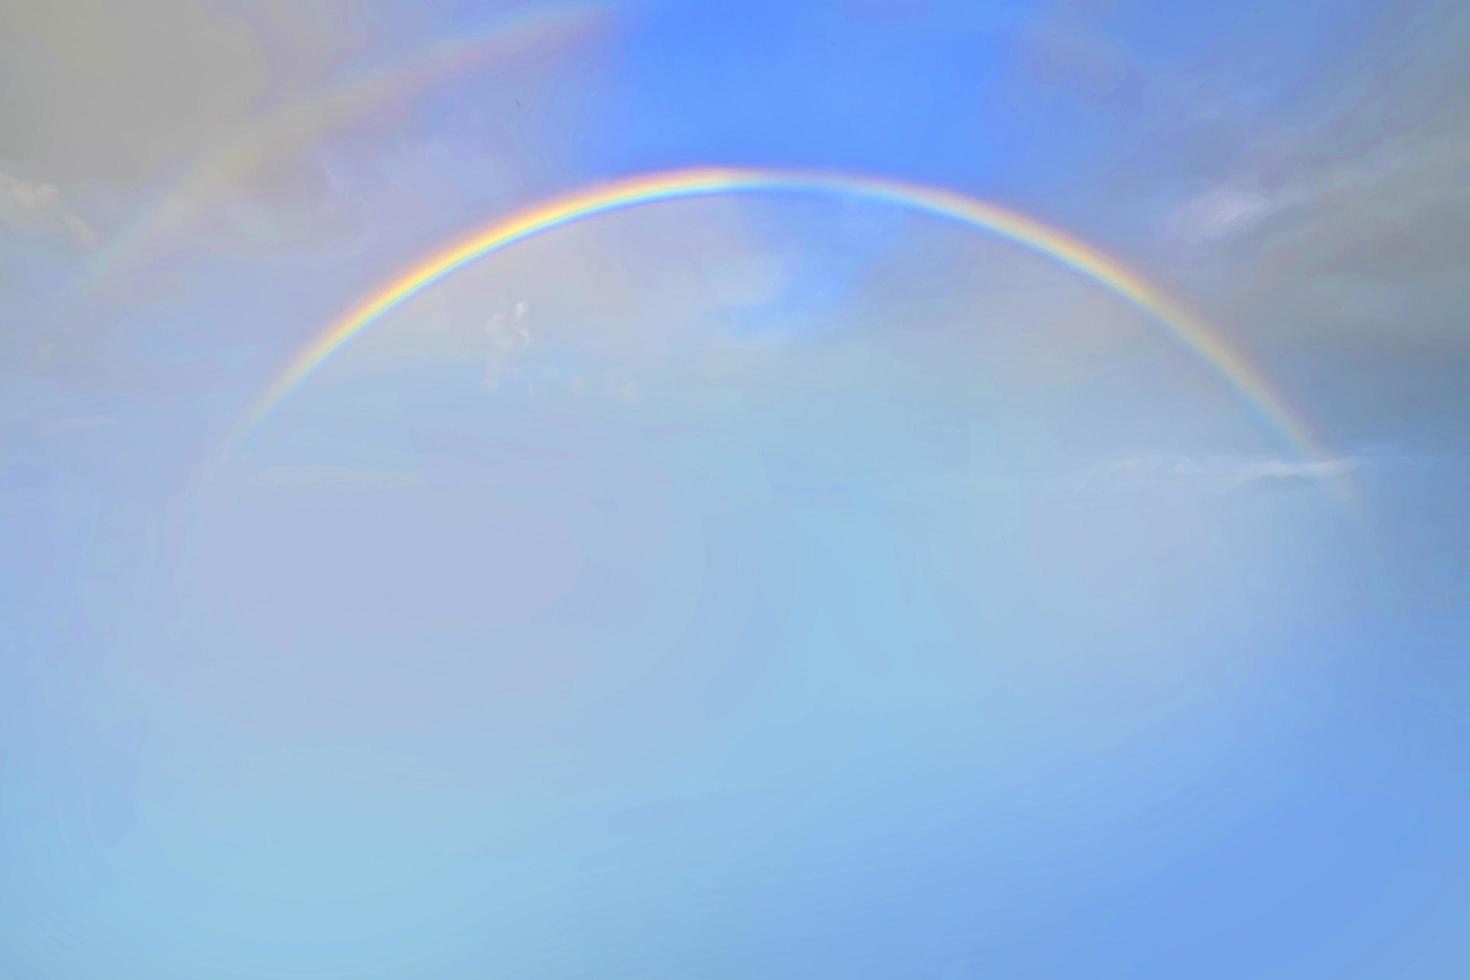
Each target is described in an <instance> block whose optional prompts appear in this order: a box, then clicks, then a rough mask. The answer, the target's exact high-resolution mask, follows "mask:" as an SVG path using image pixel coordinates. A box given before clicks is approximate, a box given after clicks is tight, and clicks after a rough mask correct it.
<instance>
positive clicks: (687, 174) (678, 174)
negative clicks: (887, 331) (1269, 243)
mask: <svg viewBox="0 0 1470 980" xmlns="http://www.w3.org/2000/svg"><path fill="white" fill-rule="evenodd" d="M773 191H779V192H805V193H821V194H830V195H852V196H856V197H859V198H862V199H865V200H870V201H879V202H887V203H890V204H895V205H899V206H902V207H906V208H909V209H911V210H914V211H918V212H922V213H925V214H930V215H934V216H937V217H940V218H945V219H948V220H951V221H956V222H959V223H961V224H964V225H968V226H971V227H974V228H978V229H981V230H984V231H987V232H990V233H991V234H994V235H998V236H1000V237H1001V238H1005V239H1008V240H1010V241H1013V242H1015V243H1017V244H1019V245H1022V246H1025V247H1026V248H1029V249H1031V250H1032V251H1035V252H1038V253H1040V254H1042V255H1046V256H1048V257H1050V258H1052V259H1053V260H1055V261H1057V262H1059V263H1061V264H1062V265H1065V266H1067V267H1069V268H1071V269H1074V270H1076V271H1077V272H1079V273H1081V274H1082V275H1084V276H1087V277H1088V278H1090V279H1092V280H1093V281H1095V282H1097V283H1098V284H1099V285H1101V286H1103V287H1105V288H1107V289H1108V290H1109V291H1111V292H1113V293H1115V294H1116V295H1118V296H1120V297H1122V298H1124V299H1126V300H1128V301H1129V302H1131V303H1133V304H1135V305H1136V306H1137V307H1138V308H1140V309H1141V310H1143V311H1145V312H1147V313H1148V314H1150V315H1151V316H1152V317H1153V318H1154V319H1156V320H1157V321H1158V322H1159V323H1160V324H1162V325H1163V326H1164V327H1166V328H1167V329H1168V330H1170V331H1171V332H1172V333H1173V334H1174V335H1175V336H1176V337H1177V338H1178V339H1179V340H1180V341H1181V342H1183V343H1184V344H1185V345H1186V346H1188V347H1189V348H1191V349H1192V350H1194V351H1195V352H1197V353H1198V354H1199V355H1200V356H1202V357H1203V358H1204V359H1205V360H1207V361H1208V362H1209V363H1210V364H1211V365H1213V366H1214V368H1215V369H1216V370H1217V371H1218V372H1219V373H1220V374H1221V375H1222V376H1223V377H1225V378H1226V379H1227V380H1228V381H1229V382H1230V383H1231V384H1232V385H1234V387H1235V388H1236V389H1237V390H1238V391H1239V393H1240V394H1241V395H1242V396H1243V397H1244V398H1245V400H1246V401H1247V402H1249V403H1250V405H1251V406H1252V407H1253V408H1254V409H1255V410H1256V411H1258V412H1259V413H1260V414H1261V415H1262V416H1263V417H1265V419H1266V420H1267V421H1269V422H1270V423H1271V424H1272V425H1273V426H1274V427H1275V428H1276V429H1277V430H1278V431H1279V432H1280V433H1281V434H1282V435H1283V436H1284V437H1285V438H1286V439H1287V440H1288V441H1289V442H1290V443H1291V444H1292V445H1293V446H1294V447H1295V448H1296V449H1297V450H1298V451H1299V452H1300V453H1302V454H1303V455H1304V456H1306V457H1307V458H1309V459H1314V460H1321V459H1327V458H1329V454H1328V453H1326V452H1325V451H1324V450H1323V448H1322V446H1321V445H1320V444H1319V443H1318V441H1317V439H1316V438H1315V437H1314V436H1313V434H1312V432H1311V430H1310V428H1309V427H1308V426H1307V425H1306V423H1305V422H1304V421H1303V420H1302V419H1300V418H1299V417H1298V416H1297V415H1296V413H1294V412H1293V411H1292V410H1291V409H1290V408H1289V407H1288V406H1287V403H1286V401H1285V400H1284V399H1283V398H1282V397H1281V396H1280V395H1278V394H1277V393H1276V391H1275V390H1274V389H1273V388H1272V386H1271V384H1270V383H1269V381H1268V380H1267V378H1266V377H1265V375H1263V374H1262V373H1261V372H1260V371H1259V370H1258V369H1257V368H1256V367H1255V366H1254V365H1252V364H1251V363H1250V362H1249V361H1247V360H1246V359H1245V358H1244V357H1243V356H1242V355H1241V354H1240V353H1239V352H1238V351H1236V350H1235V349H1234V348H1233V347H1232V346H1231V345H1230V344H1229V343H1228V342H1227V341H1226V340H1225V339H1224V338H1223V337H1221V336H1220V335H1219V334H1218V333H1217V332H1216V331H1215V330H1214V329H1213V328H1212V327H1211V326H1210V325H1209V324H1208V323H1207V322H1206V321H1205V320H1204V319H1203V318H1202V317H1200V316H1199V315H1198V314H1197V313H1195V312H1194V311H1192V310H1190V309H1189V308H1187V307H1186V306H1185V305H1184V304H1182V303H1180V302H1179V301H1177V300H1175V299H1172V298H1170V297H1169V296H1167V295H1165V294H1164V293H1163V292H1162V291H1160V290H1159V289H1157V288H1155V287H1154V286H1152V285H1150V284H1149V283H1148V282H1147V281H1146V280H1144V279H1143V277H1142V276H1140V275H1138V274H1137V273H1136V272H1134V271H1132V270H1131V269H1129V268H1128V267H1127V266H1125V265H1123V264H1122V263H1120V262H1118V261H1116V260H1114V259H1112V258H1110V257H1109V256H1108V255H1106V254H1104V253H1103V252H1101V251H1099V250H1098V249H1096V248H1094V247H1093V246H1091V245H1088V244H1087V243H1086V242H1083V241H1081V240H1080V239H1077V238H1075V237H1073V236H1071V235H1068V234H1066V233H1065V232H1062V231H1060V230H1058V229H1056V228H1053V227H1051V226H1050V225H1047V224H1044V223H1043V222H1040V221H1037V220H1036V219H1035V218H1031V217H1028V216H1027V215H1024V214H1021V213H1019V212H1016V211H1012V210H1009V209H1007V208H1002V207H1000V206H998V205H995V204H991V203H988V202H986V201H982V200H978V199H976V198H973V197H969V196H967V195H965V194H960V193H958V192H956V191H951V190H945V189H942V188H938V187H928V186H924V185H921V184H913V183H908V182H906V181H900V180H893V179H889V178H885V177H873V176H862V175H854V174H847V173H833V172H824V171H804V170H784V169H781V170H775V169H746V168H732V167H701V168H693V169H685V170H672V171H664V172H659V173H651V174H645V175H641V176H634V177H628V178H624V179H621V180H615V181H612V182H610V183H604V184H599V185H597V186H594V187H589V188H586V189H584V190H579V191H574V192H572V193H569V194H565V195H562V196H559V197H554V198H551V199H550V200H546V201H542V202H540V203H536V204H532V205H530V206H528V207H525V208H523V209H521V210H519V211H516V212H514V213H513V214H510V215H508V216H506V217H503V218H500V219H497V220H495V221H492V222H491V223H490V224H488V225H486V226H484V227H482V228H480V229H479V230H477V231H474V232H471V233H470V234H469V235H466V236H465V237H463V238H460V239H458V240H456V241H454V242H452V243H451V244H449V245H447V246H445V247H444V248H441V249H439V250H438V251H435V252H433V253H431V254H430V255H428V256H427V257H425V258H423V259H421V260H420V261H418V262H416V263H414V264H413V265H410V266H408V267H407V268H406V269H404V270H403V271H402V272H400V273H399V274H398V275H397V276H394V277H393V278H392V279H390V280H389V281H388V282H386V283H384V284H382V285H380V286H378V287H377V288H376V289H374V290H372V291H371V292H369V293H368V294H367V295H366V296H364V297H363V298H362V299H361V300H359V301H358V302H357V303H356V304H355V305H353V306H352V307H351V308H349V309H348V310H346V311H345V312H344V313H343V314H342V315H341V316H340V317H338V318H337V320H335V321H334V322H333V323H332V324H330V325H329V326H328V327H327V328H326V329H325V330H324V331H322V333H321V334H320V335H319V336H318V337H317V338H316V339H315V340H313V341H312V342H311V343H310V344H308V345H307V347H306V348H305V349H304V350H302V351H301V352H300V353H299V354H297V355H296V357H295V358H293V359H292V360H291V362H290V363H289V364H288V365H287V366H286V368H285V369H284V370H283V371H282V372H281V373H280V374H279V375H278V376H277V377H276V378H275V380H274V381H272V382H271V384H270V386H269V387H268V388H266V390H265V391H264V392H263V393H262V394H261V396H260V397H259V398H258V399H257V400H256V401H255V402H254V403H253V405H252V406H251V407H250V409H249V411H248V412H247V413H246V415H245V416H244V418H243V420H242V422H241V424H240V425H239V427H237V429H236V433H235V434H236V437H237V438H238V437H240V436H243V435H244V434H246V433H248V432H249V431H250V429H252V428H253V427H254V426H255V425H257V424H258V423H259V422H260V421H261V420H262V419H263V418H264V417H265V416H266V415H267V414H269V413H270V411H271V409H272V408H273V407H274V406H275V405H276V404H277V403H278V402H280V400H281V399H282V398H283V397H285V395H286V394H287V393H288V392H290V391H291V389H293V388H294V387H296V386H297V385H298V384H300V383H301V382H302V381H303V380H304V379H305V378H307V377H308V376H309V375H310V374H311V373H312V372H313V371H314V370H316V369H317V367H319V366H320V365H321V364H322V362H323V361H325V360H326V359H327V358H328V357H330V356H331V354H332V352H333V351H335V350H337V349H338V348H339V347H341V346H342V345H343V344H345V343H346V342H347V341H349V340H351V339H352V338H353V337H354V336H356V335H357V334H358V333H360V332H361V331H363V330H364V329H366V328H367V327H369V326H371V325H372V324H373V323H375V322H377V321H378V320H379V319H380V318H381V317H383V316H384V315H385V314H386V313H388V312H389V311H391V310H393V309H395V308H397V307H398V306H400V305H402V304H403V303H405V302H406V301H408V300H409V299H411V298H412V297H413V296H415V295H417V294H418V293H420V292H422V291H423V290H424V289H426V288H428V287H429V286H432V285H433V284H434V283H436V282H438V281H439V280H441V279H443V278H444V277H445V276H448V275H450V274H451V273H453V272H454V271H456V270H457V269H460V268H463V267H464V266H465V265H468V264H469V263H471V262H473V261H475V260H476V259H480V258H483V257H485V256H487V255H490V254H492V253H494V252H497V251H499V250H501V249H503V248H506V247H508V246H510V245H514V244H515V243H516V242H519V241H523V240H524V239H527V238H530V237H531V236H533V235H538V234H540V233H542V232H545V231H550V230H551V229H553V228H558V227H561V226H562V225H567V224H570V223H572V222H574V221H580V220H582V219H584V218H590V217H593V216H594V215H599V214H606V213H608V212H610V211H617V210H621V209H623V208H631V207H635V206H638V205H643V204H652V203H654V202H656V201H669V200H675V199H679V198H692V197H703V196H709V195H718V194H738V193H754V192H773Z"/></svg>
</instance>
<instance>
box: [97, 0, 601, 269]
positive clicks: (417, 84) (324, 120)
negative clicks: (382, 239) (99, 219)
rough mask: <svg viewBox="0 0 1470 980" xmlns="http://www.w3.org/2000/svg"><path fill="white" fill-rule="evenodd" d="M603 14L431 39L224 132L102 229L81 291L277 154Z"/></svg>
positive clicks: (307, 146)
mask: <svg viewBox="0 0 1470 980" xmlns="http://www.w3.org/2000/svg"><path fill="white" fill-rule="evenodd" d="M606 18H607V12H606V9H605V8H604V7H603V6H601V5H598V4H594V3H586V2H568V3H562V4H555V5H546V6H538V7H536V8H534V9H530V10H529V11H526V10H522V11H517V12H515V13H512V14H509V15H507V16H504V17H501V18H498V19H497V20H495V21H493V22H492V23H491V24H489V25H488V26H487V27H485V28H483V29H481V30H478V31H476V32H474V33H471V34H467V35H464V36H459V37H453V38H447V39H444V40H440V41H437V42H435V43H432V44H428V45H425V46H424V47H421V48H418V49H416V50H414V51H412V52H411V53H410V54H408V55H406V56H405V57H403V58H400V59H398V60H395V61H391V62H389V63H387V64H384V65H379V66H376V67H374V68H371V69H367V70H364V71H359V72H357V73H354V74H350V75H347V76H346V77H344V78H342V79H340V80H338V81H336V82H335V83H333V84H330V85H327V86H325V87H323V88H321V89H320V90H318V91H317V92H315V93H313V94H311V95H310V96H308V97H306V98H304V99H301V100H300V101H297V102H292V103H289V104H287V105H285V106H284V107H282V108H279V109H277V110H275V111H273V112H269V113H266V114H264V115H262V116H260V117H258V118H257V119H255V120H253V121H252V122H249V123H246V124H245V125H242V126H239V127H237V128H235V129H233V130H231V131H229V132H228V133H226V134H225V135H224V136H223V137H222V138H220V139H219V140H217V141H215V142H214V143H213V144H211V145H210V146H208V147H206V148H205V150H204V151H203V152H202V153H201V154H200V155H199V156H198V157H197V158H195V159H194V160H193V161H192V162H191V163H190V164H189V166H188V167H187V168H186V169H185V170H184V172H183V173H182V174H181V175H179V177H178V179H177V180H176V181H175V182H174V183H172V184H171V185H170V186H169V187H168V188H167V189H166V190H165V191H164V192H163V193H162V194H160V195H159V196H157V197H156V198H155V199H154V200H153V201H152V202H151V203H150V204H149V205H148V206H147V207H145V208H143V209H142V210H141V211H140V212H139V213H138V214H137V215H136V216H135V217H134V218H133V220H132V221H131V222H129V223H128V224H127V225H126V226H124V227H123V228H121V229H120V230H119V231H117V232H116V233H114V234H113V235H112V236H111V238H110V240H109V241H108V243H107V244H106V246H105V247H104V248H103V249H101V250H100V251H99V252H98V253H97V255H96V256H95V257H94V258H93V260H92V263H91V266H90V268H89V269H88V271H87V275H86V279H85V280H84V282H83V286H82V289H83V291H84V292H86V293H91V292H93V291H96V290H98V289H100V288H102V287H103V286H104V285H106V284H107V283H109V282H110V281H111V280H112V278H113V277H116V276H120V275H122V274H124V273H126V272H129V271H131V270H133V269H134V268H135V267H136V266H137V265H139V264H140V263H141V262H142V260H143V259H144V258H145V257H146V256H148V255H149V253H150V251H152V250H153V249H154V248H155V247H156V246H157V245H158V244H159V243H160V242H161V241H165V240H168V239H171V238H177V237H179V236H180V235H182V234H184V233H186V232H187V231H188V230H189V229H190V228H191V227H192V226H193V225H195V224H196V223H197V222H198V221H199V220H200V219H201V218H203V217H204V216H205V215H207V214H208V213H209V212H210V211H211V209H212V208H215V207H217V206H218V205H220V204H222V203H227V202H228V201H229V200H230V199H231V198H232V197H233V196H234V195H236V194H238V193H240V191H241V190H242V189H244V188H248V187H249V185H250V182H251V181H253V180H255V179H257V178H259V177H260V176H261V175H262V174H266V173H269V172H270V170H271V169H272V168H273V167H275V166H279V165H280V163H281V162H282V161H289V160H293V159H299V158H301V157H303V156H306V155H307V154H309V153H310V152H312V151H313V150H314V149H315V148H316V146H317V144H318V143H319V142H320V141H321V140H322V139H323V138H324V137H327V136H329V135H330V134H331V133H333V132H334V131H338V130H342V129H346V128H349V127H351V126H354V125H357V124H359V123H361V122H362V121H363V120H365V119H367V118H369V117H370V116H371V115H372V114H373V113H374V112H375V111H377V110H379V109H381V108H382V107H384V106H386V105H390V104H392V103H394V101H395V100H399V99H408V98H412V97H414V96H415V95H417V94H419V93H421V92H422V91H423V90H424V89H426V88H429V87H430V86H432V85H434V84H435V83H438V82H441V81H443V80H445V79H448V78H452V77H454V76H456V75H461V74H464V73H466V72H469V71H472V70H474V69H476V68H479V67H480V66H482V65H485V64H487V63H491V62H494V61H495V60H497V59H501V58H509V57H513V56H516V55H519V54H522V53H524V52H527V51H531V50H536V49H540V48H544V47H549V46H553V45H556V44H559V43H562V42H565V41H567V40H569V39H571V38H574V37H577V36H580V35H582V34H585V33H588V32H590V31H591V30H592V29H593V28H594V27H596V26H598V25H599V24H600V23H601V22H602V21H604V20H605V19H606Z"/></svg>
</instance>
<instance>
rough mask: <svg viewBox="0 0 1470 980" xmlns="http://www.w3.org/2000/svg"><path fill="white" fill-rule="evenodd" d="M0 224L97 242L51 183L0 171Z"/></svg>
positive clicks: (29, 231) (82, 243) (95, 235)
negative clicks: (25, 178) (26, 178)
mask: <svg viewBox="0 0 1470 980" xmlns="http://www.w3.org/2000/svg"><path fill="white" fill-rule="evenodd" d="M0 226H4V227H6V228H11V229H14V230H16V231H21V232H28V233H34V234H51V235H61V236H63V237H65V238H67V239H68V240H70V241H72V242H75V243H76V244H79V245H86V246H88V247H90V246H93V245H96V244H97V233H96V231H94V230H93V229H92V226H91V225H90V224H88V223H87V221H86V220H85V219H83V218H82V217H81V216H80V215H79V214H77V213H76V212H75V211H73V210H72V209H71V208H70V207H68V206H67V204H66V202H65V201H63V200H62V197H61V190H60V189H59V188H58V187H57V186H56V185H55V184H45V183H38V182H35V181H29V180H22V179H20V178H19V177H12V176H11V175H10V174H7V173H5V172H3V171H0Z"/></svg>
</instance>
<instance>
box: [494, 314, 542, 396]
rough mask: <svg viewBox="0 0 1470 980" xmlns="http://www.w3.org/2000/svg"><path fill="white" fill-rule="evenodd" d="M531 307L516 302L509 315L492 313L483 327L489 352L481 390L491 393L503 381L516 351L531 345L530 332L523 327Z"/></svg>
mask: <svg viewBox="0 0 1470 980" xmlns="http://www.w3.org/2000/svg"><path fill="white" fill-rule="evenodd" d="M530 309H531V305H530V304H529V303H528V302H526V301H525V300H523V299H522V300H517V301H516V303H515V305H514V306H513V307H511V310H510V312H509V313H504V312H502V313H496V314H495V315H494V316H492V317H491V318H490V322H489V323H487V324H486V325H485V334H486V336H487V337H488V338H489V346H490V350H489V353H488V354H487V355H486V358H485V388H486V389H487V390H489V391H494V390H495V389H496V388H498V387H500V383H501V381H502V380H503V379H504V378H505V372H506V367H507V365H508V364H509V362H510V360H511V359H512V358H513V357H515V355H516V353H517V352H518V351H521V350H524V349H525V348H527V347H530V346H531V331H530V330H529V329H528V328H527V327H526V325H525V319H526V314H527V313H528V312H530Z"/></svg>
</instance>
